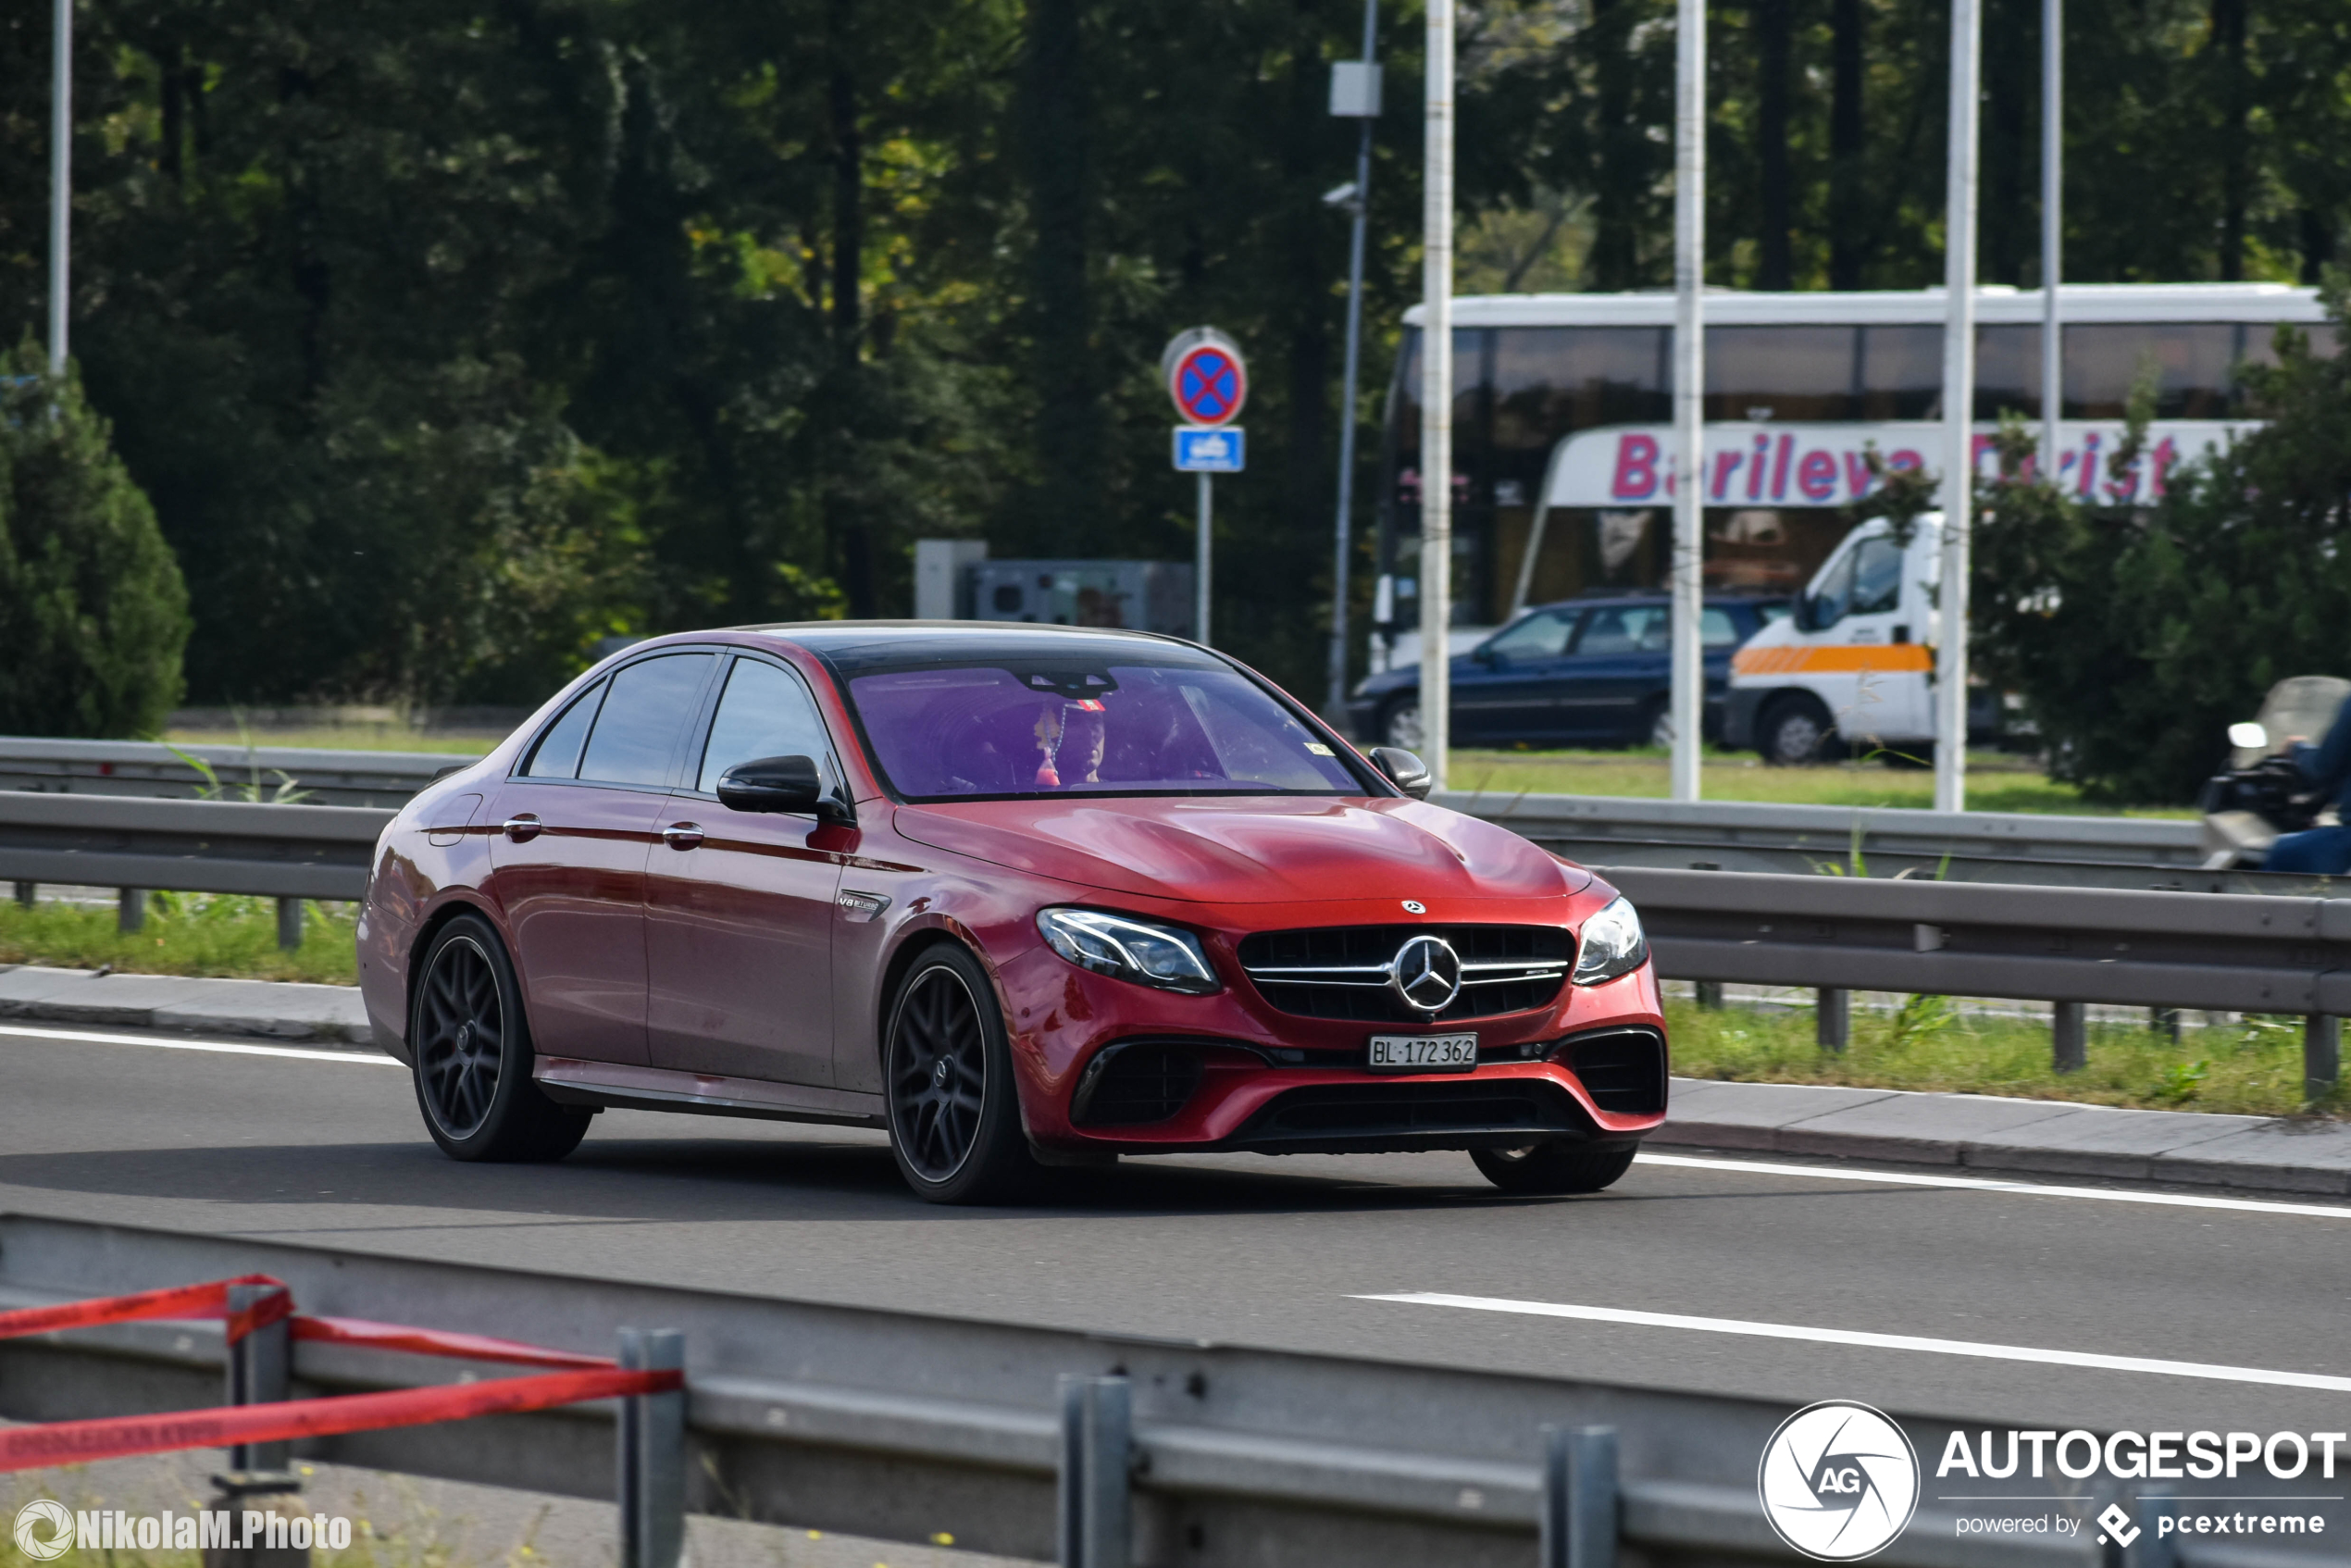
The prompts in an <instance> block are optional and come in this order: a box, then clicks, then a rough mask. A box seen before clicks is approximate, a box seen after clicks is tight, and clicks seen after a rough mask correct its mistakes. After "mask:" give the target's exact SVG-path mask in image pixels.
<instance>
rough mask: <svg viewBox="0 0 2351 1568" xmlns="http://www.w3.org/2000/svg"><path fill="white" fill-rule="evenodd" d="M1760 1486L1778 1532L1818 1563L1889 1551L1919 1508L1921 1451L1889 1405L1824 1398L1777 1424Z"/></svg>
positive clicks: (1766, 1513) (1766, 1452) (1758, 1473)
mask: <svg viewBox="0 0 2351 1568" xmlns="http://www.w3.org/2000/svg"><path fill="white" fill-rule="evenodd" d="M1755 1488H1756V1491H1757V1492H1758V1493H1759V1494H1760V1496H1761V1498H1762V1500H1763V1516H1764V1518H1766V1519H1768V1520H1770V1521H1771V1524H1772V1528H1773V1531H1774V1532H1776V1533H1777V1534H1778V1536H1779V1537H1780V1539H1782V1540H1784V1541H1785V1542H1786V1543H1787V1544H1788V1545H1789V1546H1790V1547H1793V1548H1794V1549H1796V1550H1797V1551H1800V1552H1802V1553H1803V1554H1804V1555H1805V1556H1807V1557H1810V1558H1812V1559H1814V1560H1815V1561H1817V1562H1857V1561H1859V1560H1860V1559H1861V1558H1864V1557H1869V1556H1872V1555H1873V1554H1875V1553H1877V1552H1880V1551H1883V1550H1885V1548H1886V1547H1887V1545H1889V1544H1890V1543H1891V1542H1892V1541H1893V1540H1894V1538H1895V1537H1897V1536H1899V1535H1900V1534H1901V1533H1902V1532H1903V1530H1904V1529H1905V1528H1907V1527H1908V1526H1909V1523H1910V1515H1911V1514H1913V1513H1915V1512H1917V1511H1918V1506H1919V1456H1918V1450H1915V1449H1913V1448H1912V1447H1911V1446H1910V1439H1909V1437H1908V1436H1906V1435H1905V1434H1904V1433H1903V1431H1902V1428H1900V1427H1899V1426H1897V1425H1895V1424H1894V1422H1893V1420H1892V1419H1891V1418H1890V1417H1888V1416H1887V1415H1886V1414H1885V1412H1882V1411H1877V1410H1873V1409H1872V1408H1871V1407H1870V1406H1868V1405H1863V1404H1855V1403H1853V1402H1851V1401H1850V1400H1822V1401H1821V1402H1820V1403H1819V1404H1816V1405H1807V1406H1805V1407H1804V1408H1803V1409H1802V1410H1799V1411H1797V1412H1796V1413H1795V1414H1794V1415H1791V1416H1789V1417H1788V1418H1787V1419H1786V1420H1785V1421H1783V1422H1782V1423H1780V1427H1779V1430H1778V1431H1776V1432H1774V1433H1773V1434H1772V1440H1771V1441H1770V1442H1768V1443H1765V1444H1764V1445H1763V1462H1762V1463H1761V1464H1760V1465H1759V1466H1758V1467H1757V1469H1756V1474H1755Z"/></svg>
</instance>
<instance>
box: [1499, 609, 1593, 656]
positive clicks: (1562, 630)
mask: <svg viewBox="0 0 2351 1568" xmlns="http://www.w3.org/2000/svg"><path fill="white" fill-rule="evenodd" d="M1573 624H1574V623H1573V622H1571V621H1568V620H1565V619H1562V618H1561V616H1556V615H1554V614H1552V613H1551V612H1550V611H1549V610H1537V611H1536V612H1535V614H1533V615H1531V616H1527V617H1526V618H1525V619H1524V620H1523V621H1521V622H1519V623H1518V624H1517V625H1516V626H1513V627H1511V628H1507V629H1505V630H1503V631H1502V632H1500V633H1499V634H1497V635H1496V637H1495V638H1494V640H1493V641H1490V642H1488V643H1487V644H1486V653H1488V654H1490V655H1492V657H1493V658H1494V659H1495V660H1496V662H1498V663H1500V664H1505V665H1530V664H1535V663H1537V662H1539V661H1541V660H1544V659H1556V658H1558V657H1559V656H1560V655H1561V653H1565V652H1566V651H1567V634H1568V631H1569V628H1571V627H1572V626H1573Z"/></svg>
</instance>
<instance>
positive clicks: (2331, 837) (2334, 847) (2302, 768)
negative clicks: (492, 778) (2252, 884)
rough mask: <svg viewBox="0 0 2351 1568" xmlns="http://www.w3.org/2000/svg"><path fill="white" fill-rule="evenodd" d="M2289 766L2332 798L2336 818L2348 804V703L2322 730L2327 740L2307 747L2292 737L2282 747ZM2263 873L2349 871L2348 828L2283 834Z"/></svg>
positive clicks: (2350, 780)
mask: <svg viewBox="0 0 2351 1568" xmlns="http://www.w3.org/2000/svg"><path fill="white" fill-rule="evenodd" d="M2286 754H2287V755H2288V756H2290V757H2292V758H2293V759H2294V765H2295V769H2296V770H2297V771H2298V772H2300V774H2301V775H2302V777H2303V778H2307V779H2308V780H2309V781H2310V786H2311V788H2313V789H2315V790H2320V791H2321V792H2322V793H2323V794H2325V795H2326V796H2327V797H2328V798H2329V799H2330V800H2332V801H2333V802H2334V809H2335V812H2336V815H2338V816H2340V815H2346V814H2351V813H2346V808H2351V703H2344V704H2343V708H2342V710H2341V711H2340V712H2339V713H2337V714H2336V715H2335V716H2334V723H2333V724H2332V725H2331V726H2329V727H2328V728H2327V738H2326V739H2325V740H2321V741H2320V742H2319V743H2318V744H2317V745H2315V746H2313V745H2311V744H2310V743H2309V742H2308V741H2307V740H2301V739H2300V738H2298V737H2297V738H2296V739H2295V740H2294V741H2293V743H2292V744H2291V745H2289V746H2288V747H2287V748H2286ZM2261 869H2263V870H2264V871H2295V872H2301V873H2303V874H2304V875H2307V876H2313V877H2340V876H2342V875H2344V874H2345V872H2351V828H2346V827H2344V826H2341V825H2340V824H2338V825H2336V826H2334V827H2332V828H2305V829H2304V830H2303V831H2301V832H2299V833H2288V834H2286V835H2284V836H2283V838H2281V839H2279V840H2278V841H2277V842H2276V843H2274V844H2271V845H2270V853H2269V856H2268V858H2267V859H2265V860H2264V861H2263V862H2262V865H2261Z"/></svg>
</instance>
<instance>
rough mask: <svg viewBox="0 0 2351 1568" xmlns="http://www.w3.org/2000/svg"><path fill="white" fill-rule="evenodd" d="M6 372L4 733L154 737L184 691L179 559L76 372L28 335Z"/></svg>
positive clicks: (0, 628)
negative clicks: (54, 371)
mask: <svg viewBox="0 0 2351 1568" xmlns="http://www.w3.org/2000/svg"><path fill="white" fill-rule="evenodd" d="M0 372H4V373H5V377H4V379H0V650H5V651H6V652H5V654H0V732H6V733H9V734H17V735H78V736H108V735H151V734H153V733H155V731H156V730H157V729H158V728H161V727H162V724H163V719H164V716H165V715H166V714H167V713H168V712H169V711H170V710H171V707H172V705H173V704H174V703H177V702H178V701H179V700H180V651H181V649H182V648H183V647H184V646H185V645H186V643H187V640H188V593H187V589H186V587H185V585H184V584H183V583H182V582H181V581H180V568H179V566H177V565H176V564H175V563H174V562H173V560H172V558H171V552H170V550H169V548H168V546H166V545H165V543H164V541H163V535H162V533H161V532H160V531H158V529H156V527H155V511H154V509H153V508H152V507H150V506H149V505H148V504H147V498H146V497H145V496H144V495H143V494H142V493H140V491H139V487H138V486H137V485H135V484H133V483H132V482H131V476H130V475H129V474H128V473H126V472H125V471H124V469H123V466H122V463H121V461H120V460H119V459H118V458H117V457H116V455H115V454H114V450H113V448H112V446H111V444H110V442H109V431H108V429H107V426H106V420H104V419H102V418H100V417H98V416H97V415H96V414H94V413H93V412H92V411H91V408H90V405H89V404H88V403H87V402H86V401H85V400H84V399H83V397H82V393H81V383H80V381H79V380H77V379H76V378H74V377H73V376H71V375H68V376H66V377H64V378H62V379H59V378H56V377H52V376H50V375H49V374H48V373H47V368H46V360H45V358H44V355H43V354H42V351H41V350H40V348H39V347H38V346H37V345H36V344H34V343H33V342H32V341H31V339H30V338H28V339H26V340H25V341H23V342H21V343H19V346H18V347H17V349H16V350H15V351H14V352H13V353H12V354H9V355H6V356H0Z"/></svg>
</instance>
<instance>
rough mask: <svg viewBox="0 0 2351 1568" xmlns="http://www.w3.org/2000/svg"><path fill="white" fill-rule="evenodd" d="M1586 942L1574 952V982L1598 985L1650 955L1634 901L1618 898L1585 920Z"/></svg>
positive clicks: (1634, 966)
mask: <svg viewBox="0 0 2351 1568" xmlns="http://www.w3.org/2000/svg"><path fill="white" fill-rule="evenodd" d="M1583 936H1584V940H1583V945H1582V946H1581V947H1580V948H1579V949H1578V950H1577V952H1576V954H1575V983H1576V984H1577V985H1579V986H1597V985H1598V984H1599V983H1600V982H1601V981H1602V980H1613V979H1614V978H1616V977H1618V976H1619V975H1629V974H1631V973H1632V972H1633V971H1634V970H1636V969H1638V968H1639V967H1640V966H1641V964H1642V963H1643V962H1644V961H1645V960H1647V959H1648V955H1649V944H1648V938H1646V937H1644V936H1642V935H1641V917H1640V916H1639V915H1636V914H1634V913H1633V904H1632V901H1630V900H1629V899H1623V898H1620V899H1617V900H1616V901H1615V902H1611V904H1610V905H1609V906H1608V907H1607V908H1606V909H1603V910H1601V911H1600V912H1599V913H1598V915H1593V916H1592V917H1591V918H1590V919H1589V920H1586V921H1585V922H1584V934H1583Z"/></svg>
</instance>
